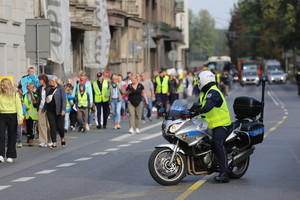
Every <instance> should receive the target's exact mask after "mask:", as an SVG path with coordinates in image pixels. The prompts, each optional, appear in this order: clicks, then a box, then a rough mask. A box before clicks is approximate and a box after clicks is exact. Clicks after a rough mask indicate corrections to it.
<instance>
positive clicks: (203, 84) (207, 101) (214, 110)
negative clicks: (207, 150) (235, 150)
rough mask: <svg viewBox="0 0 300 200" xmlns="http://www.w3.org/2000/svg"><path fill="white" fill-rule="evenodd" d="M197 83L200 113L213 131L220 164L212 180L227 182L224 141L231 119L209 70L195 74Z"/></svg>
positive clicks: (224, 100)
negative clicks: (216, 174)
mask: <svg viewBox="0 0 300 200" xmlns="http://www.w3.org/2000/svg"><path fill="white" fill-rule="evenodd" d="M197 83H198V87H199V89H200V90H201V93H200V99H199V101H200V103H201V104H202V107H201V109H200V114H201V117H202V118H203V119H205V120H206V121H207V122H208V127H209V128H210V129H212V131H213V143H214V150H215V152H216V155H217V158H218V162H219V166H220V174H219V175H218V176H216V177H215V178H214V180H215V181H216V182H220V183H228V182H229V176H228V172H229V171H228V163H227V152H226V149H225V147H224V142H225V140H226V138H227V136H228V135H229V131H228V126H229V125H230V124H231V120H230V113H229V110H228V107H227V103H226V99H225V98H224V96H223V94H222V92H221V91H220V90H219V89H218V87H217V86H216V78H215V75H214V74H213V73H212V72H211V71H208V70H202V71H200V72H199V73H198V74H197Z"/></svg>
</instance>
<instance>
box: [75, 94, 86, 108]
mask: <svg viewBox="0 0 300 200" xmlns="http://www.w3.org/2000/svg"><path fill="white" fill-rule="evenodd" d="M77 97H78V108H80V107H84V108H87V107H88V106H89V102H88V96H87V94H86V92H84V93H83V95H82V96H81V94H80V92H79V93H78V94H77Z"/></svg>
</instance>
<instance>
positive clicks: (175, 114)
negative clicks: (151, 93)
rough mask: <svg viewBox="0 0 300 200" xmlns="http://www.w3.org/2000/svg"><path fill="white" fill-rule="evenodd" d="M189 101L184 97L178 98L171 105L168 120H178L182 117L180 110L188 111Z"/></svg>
mask: <svg viewBox="0 0 300 200" xmlns="http://www.w3.org/2000/svg"><path fill="white" fill-rule="evenodd" d="M187 109H188V102H187V101H186V100H184V99H178V100H176V101H174V103H173V104H172V106H171V107H170V109H169V111H168V115H167V120H176V119H180V112H182V111H187Z"/></svg>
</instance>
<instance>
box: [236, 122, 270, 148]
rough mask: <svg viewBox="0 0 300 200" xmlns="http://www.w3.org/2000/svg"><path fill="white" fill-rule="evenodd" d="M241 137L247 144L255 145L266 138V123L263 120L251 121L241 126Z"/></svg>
mask: <svg viewBox="0 0 300 200" xmlns="http://www.w3.org/2000/svg"><path fill="white" fill-rule="evenodd" d="M240 131H241V133H240V138H241V140H242V141H243V142H245V143H246V144H248V143H249V139H250V144H251V145H255V144H258V143H262V141H263V139H264V133H265V130H264V124H263V123H261V122H249V123H245V124H243V125H242V127H241V130H240Z"/></svg>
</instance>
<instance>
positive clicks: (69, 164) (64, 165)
mask: <svg viewBox="0 0 300 200" xmlns="http://www.w3.org/2000/svg"><path fill="white" fill-rule="evenodd" d="M75 164H76V163H64V164H61V165H57V166H56V167H70V166H72V165H75Z"/></svg>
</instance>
